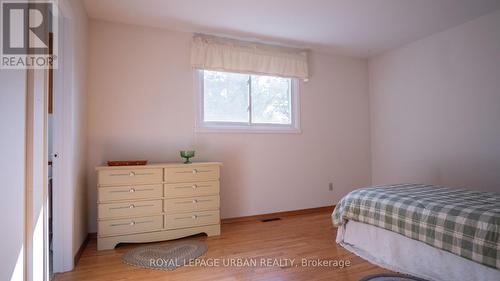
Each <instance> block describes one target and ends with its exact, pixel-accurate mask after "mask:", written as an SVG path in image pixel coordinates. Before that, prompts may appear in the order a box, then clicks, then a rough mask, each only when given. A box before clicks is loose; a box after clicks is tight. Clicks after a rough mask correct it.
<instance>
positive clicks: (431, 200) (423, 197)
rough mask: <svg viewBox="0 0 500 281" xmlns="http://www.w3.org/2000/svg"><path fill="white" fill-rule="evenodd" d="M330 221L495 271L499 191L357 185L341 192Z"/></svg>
mask: <svg viewBox="0 0 500 281" xmlns="http://www.w3.org/2000/svg"><path fill="white" fill-rule="evenodd" d="M332 219H333V224H334V225H336V226H340V225H342V224H343V223H344V222H346V221H347V220H354V221H358V222H362V223H366V224H370V225H374V226H377V227H380V228H384V229H387V230H391V231H394V232H396V233H399V234H401V235H404V236H406V237H409V238H411V239H415V240H418V241H422V242H424V243H427V244H429V245H431V246H433V247H436V248H439V249H442V250H445V251H448V252H451V253H453V254H456V255H459V256H461V257H464V258H467V259H469V260H473V261H475V262H478V263H481V264H484V265H486V266H489V267H492V268H496V269H500V245H499V244H500V194H496V193H489V192H478V191H470V190H465V189H456V188H449V187H443V186H434V185H422V184H396V185H384V186H374V187H368V188H361V189H357V190H355V191H352V192H351V193H349V194H348V195H346V196H345V197H344V198H342V200H341V201H340V202H339V203H338V204H337V207H336V208H335V210H334V211H333V214H332Z"/></svg>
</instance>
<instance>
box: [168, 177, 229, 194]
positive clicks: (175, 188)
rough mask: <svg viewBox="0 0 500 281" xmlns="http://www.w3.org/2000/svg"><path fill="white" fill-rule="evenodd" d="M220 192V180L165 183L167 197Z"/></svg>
mask: <svg viewBox="0 0 500 281" xmlns="http://www.w3.org/2000/svg"><path fill="white" fill-rule="evenodd" d="M216 194H219V181H206V182H185V183H169V184H165V197H166V198H177V197H198V196H206V195H216Z"/></svg>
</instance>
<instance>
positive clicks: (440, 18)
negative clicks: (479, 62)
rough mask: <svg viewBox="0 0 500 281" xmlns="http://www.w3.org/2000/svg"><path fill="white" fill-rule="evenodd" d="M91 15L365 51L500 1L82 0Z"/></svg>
mask: <svg viewBox="0 0 500 281" xmlns="http://www.w3.org/2000/svg"><path fill="white" fill-rule="evenodd" d="M84 3H85V7H86V9H87V12H88V14H89V17H91V18H96V19H102V20H106V21H112V22H120V23H129V24H137V25H143V26H152V27H160V28H166V29H170V30H178V31H186V32H202V33H209V34H215V35H224V36H228V37H234V38H240V39H248V40H256V41H262V42H273V43H278V44H285V45H289V46H294V47H301V48H309V49H313V50H317V51H321V52H329V53H338V54H343V55H349V56H355V57H370V56H373V55H376V54H379V53H381V52H384V51H386V50H390V49H392V48H395V47H398V46H401V45H403V44H406V43H409V42H412V41H415V40H418V39H420V38H423V37H426V36H429V35H431V34H433V33H436V32H439V31H442V30H445V29H448V28H451V27H453V26H456V25H459V24H461V23H465V22H467V21H469V20H472V19H474V18H477V17H479V16H481V15H484V14H487V13H489V12H492V11H494V10H497V9H500V0H84Z"/></svg>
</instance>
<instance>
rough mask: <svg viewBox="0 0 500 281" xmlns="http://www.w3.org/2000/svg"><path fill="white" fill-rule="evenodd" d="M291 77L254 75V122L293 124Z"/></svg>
mask: <svg viewBox="0 0 500 281" xmlns="http://www.w3.org/2000/svg"><path fill="white" fill-rule="evenodd" d="M290 89H291V79H290V78H281V77H272V76H257V75H252V123H270V124H291V122H292V116H291V91H290Z"/></svg>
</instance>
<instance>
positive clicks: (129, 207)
mask: <svg viewBox="0 0 500 281" xmlns="http://www.w3.org/2000/svg"><path fill="white" fill-rule="evenodd" d="M162 212H163V200H154V201H131V202H123V203H109V204H99V218H100V219H102V218H113V217H114V218H116V217H134V216H136V217H137V216H144V215H156V214H161V213H162Z"/></svg>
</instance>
